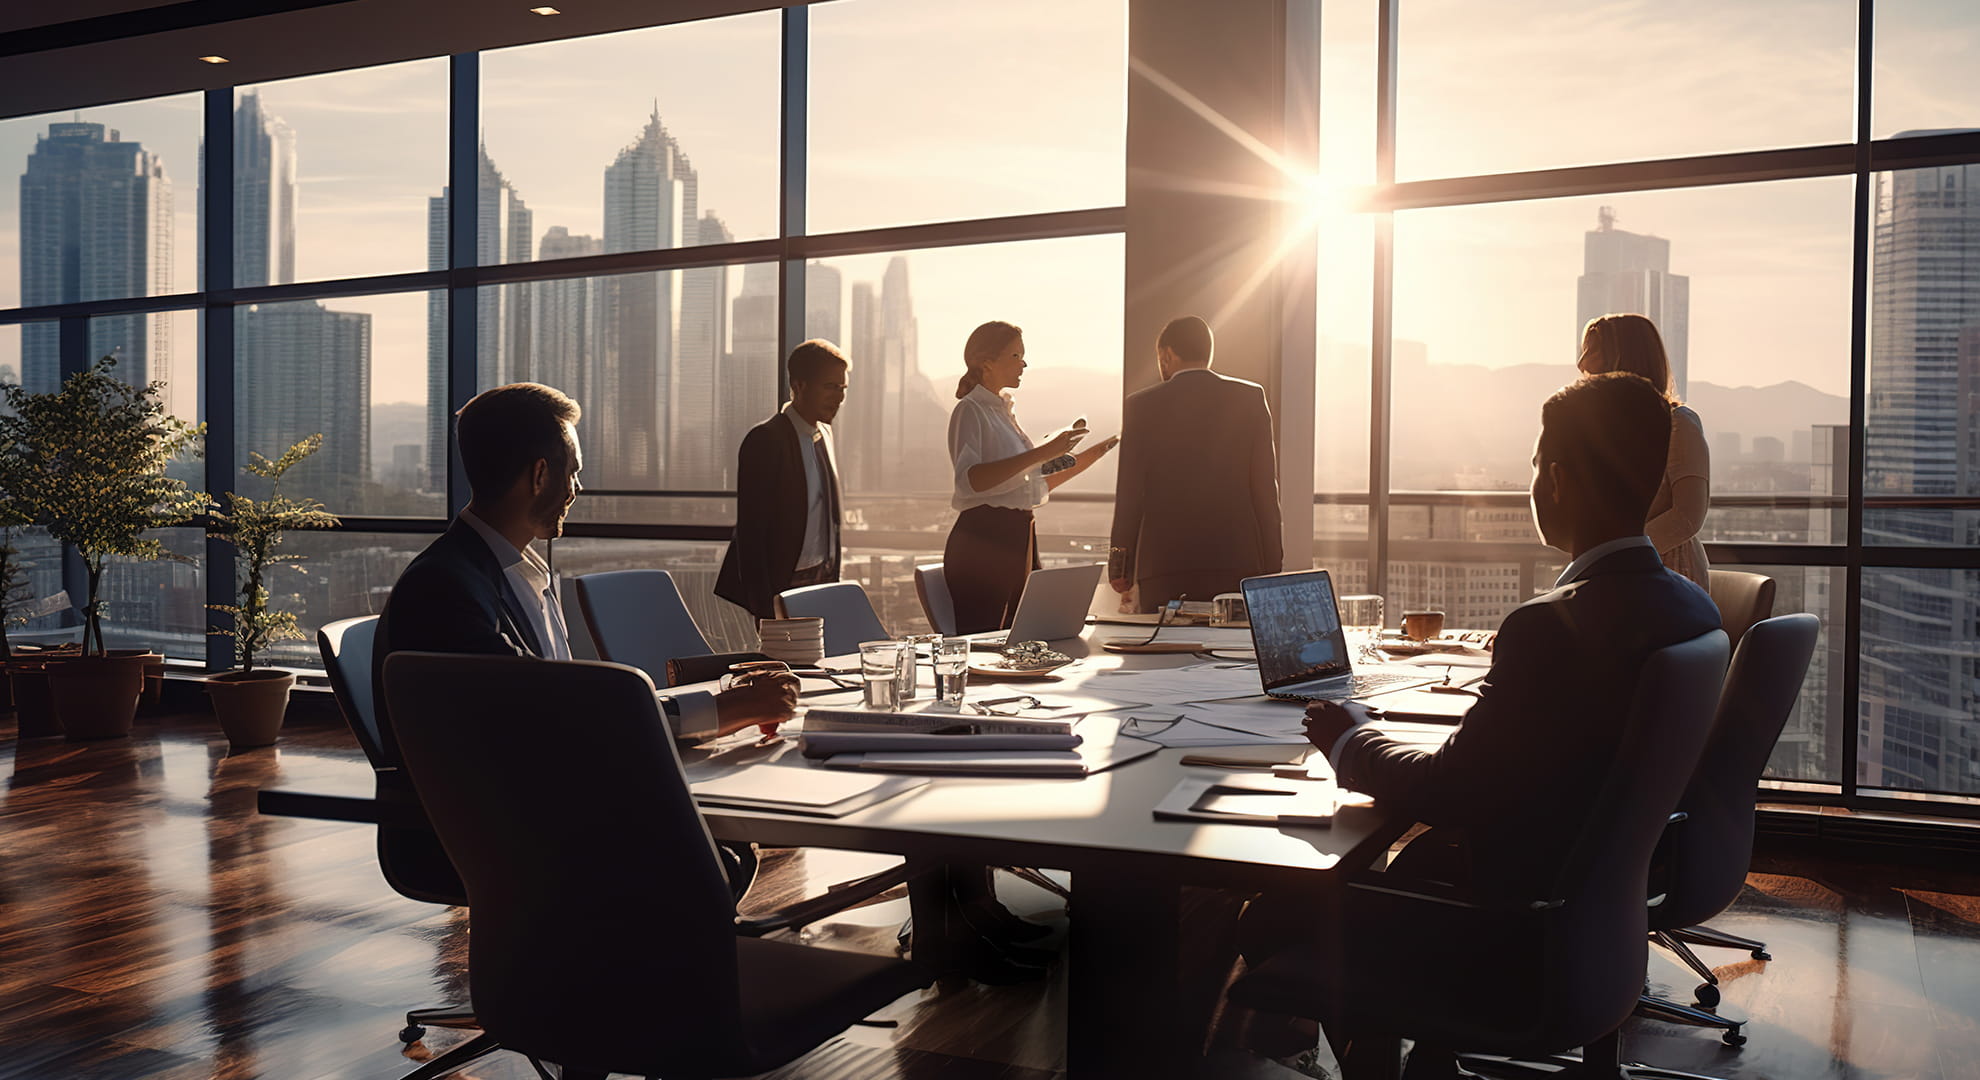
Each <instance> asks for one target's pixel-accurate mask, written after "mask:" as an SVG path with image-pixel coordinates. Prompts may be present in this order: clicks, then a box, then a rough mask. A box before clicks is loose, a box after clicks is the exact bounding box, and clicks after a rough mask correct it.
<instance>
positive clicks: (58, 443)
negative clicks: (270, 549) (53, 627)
mask: <svg viewBox="0 0 1980 1080" xmlns="http://www.w3.org/2000/svg"><path fill="white" fill-rule="evenodd" d="M116 367H117V361H116V358H115V357H110V356H106V357H104V358H103V359H102V360H99V361H97V362H96V363H95V364H94V365H92V366H91V367H89V368H87V369H85V370H83V371H79V372H77V373H75V374H74V375H71V376H69V378H68V379H66V380H64V381H63V383H62V386H61V388H60V389H59V390H56V391H54V392H53V393H45V394H35V393H29V392H28V391H27V390H26V389H24V388H23V387H20V386H7V387H4V388H0V392H4V395H5V397H6V401H7V405H8V410H9V412H10V413H11V415H7V416H4V417H0V456H4V458H5V459H6V461H7V464H6V465H5V466H4V477H5V483H6V487H7V493H8V495H9V497H10V499H11V501H12V502H13V503H14V512H15V513H16V514H18V515H19V517H20V519H21V520H24V521H28V522H33V523H35V524H38V525H41V526H43V527H45V528H46V529H47V530H48V535H49V536H50V537H52V538H54V539H55V540H57V541H60V542H62V543H65V544H68V545H70V546H71V547H73V548H75V550H76V553H77V554H78V555H80V556H81V558H82V563H83V569H84V573H85V578H86V582H87V584H86V593H87V597H88V602H87V603H86V604H85V605H84V606H83V609H82V617H83V640H82V654H81V655H80V656H76V657H73V658H67V659H63V660H60V661H57V662H54V663H52V664H51V666H50V668H49V671H48V677H49V692H50V696H51V698H52V699H53V702H54V706H55V716H56V719H57V720H59V721H60V722H61V725H62V730H63V733H64V734H66V735H67V736H68V737H69V738H72V739H92V738H105V737H110V736H116V735H127V734H129V733H130V730H131V721H132V719H133V718H134V717H135V716H136V714H137V704H138V696H139V694H141V693H142V692H143V690H144V669H145V665H146V664H147V663H148V662H151V661H153V660H155V659H156V654H154V653H150V652H149V651H147V650H143V649H138V650H118V651H115V652H113V651H112V650H109V649H106V648H105V647H104V640H103V616H104V610H103V602H102V598H101V590H102V585H103V570H104V566H105V565H106V563H108V561H109V559H110V557H111V556H113V555H118V556H123V557H125V558H131V559H156V558H160V557H162V556H164V555H165V554H166V552H165V547H164V545H163V544H161V543H159V542H158V541H157V540H154V539H147V538H146V537H145V535H144V534H145V533H146V532H149V531H150V530H152V529H157V528H164V527H167V526H172V525H183V524H185V523H186V522H188V521H190V520H192V519H193V517H194V515H196V514H198V513H199V512H200V511H201V510H203V509H204V508H205V507H206V506H207V504H208V503H209V502H210V500H209V499H208V498H207V497H206V496H205V495H204V494H202V493H200V492H196V491H193V490H192V489H190V488H189V487H187V486H186V484H185V483H184V482H183V481H181V480H178V479H175V478H173V477H168V476H166V475H165V467H166V466H167V465H168V464H170V463H171V462H172V461H173V459H175V458H177V457H178V456H179V455H180V454H182V453H187V452H197V450H198V447H199V440H200V436H201V435H202V434H203V431H204V428H203V426H195V425H191V424H187V423H185V422H184V421H182V420H179V419H177V418H175V417H173V416H172V415H170V414H169V413H167V412H166V411H165V404H164V401H163V396H164V389H165V384H163V383H156V382H155V383H151V384H150V385H147V386H133V385H131V384H129V383H126V382H124V381H123V380H122V379H119V378H117V375H116Z"/></svg>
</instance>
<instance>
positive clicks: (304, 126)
mask: <svg viewBox="0 0 1980 1080" xmlns="http://www.w3.org/2000/svg"><path fill="white" fill-rule="evenodd" d="M446 183H447V61H446V60H445V59H444V58H439V59H432V60H415V61H413V62H411V63H406V64H392V65H388V66H385V67H374V68H359V69H357V70H354V71H339V72H335V73H332V74H329V75H311V76H309V77H307V78H302V79H286V80H283V81H282V82H272V83H263V84H261V85H259V86H243V87H241V88H239V89H238V90H237V91H236V92H235V105H234V200H235V202H234V284H235V285H236V286H239V287H242V288H246V287H249V286H254V285H279V284H282V283H285V282H291V281H317V280H322V279H326V278H344V277H364V276H367V275H371V274H396V273H404V272H406V271H411V270H421V269H425V268H426V267H427V265H428V247H429V243H430V240H429V237H428V235H427V225H428V220H429V215H428V212H427V202H428V200H429V199H430V198H431V197H432V196H435V195H439V194H441V193H442V191H443V189H444V188H445V186H446ZM441 221H442V222H443V223H444V222H445V215H442V216H441ZM440 248H441V250H442V251H443V252H444V251H445V249H446V245H445V244H444V242H443V243H442V244H441V245H440Z"/></svg>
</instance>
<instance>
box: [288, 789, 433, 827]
mask: <svg viewBox="0 0 1980 1080" xmlns="http://www.w3.org/2000/svg"><path fill="white" fill-rule="evenodd" d="M254 808H255V809H256V810H257V811H259V812H260V813H263V814H267V815H269V816H270V817H293V818H308V819H310V820H312V821H350V822H355V823H357V824H359V825H386V826H401V827H404V828H410V829H430V828H432V827H433V826H432V825H431V824H429V823H428V822H427V820H426V814H425V812H424V811H423V810H421V809H420V805H419V802H418V801H417V800H415V799H409V798H405V797H394V796H392V795H390V794H387V795H384V796H382V797H379V798H370V799H366V798H361V797H359V796H356V795H325V794H322V793H320V792H314V791H290V790H287V789H285V788H262V789H260V790H259V791H256V792H255V794H254Z"/></svg>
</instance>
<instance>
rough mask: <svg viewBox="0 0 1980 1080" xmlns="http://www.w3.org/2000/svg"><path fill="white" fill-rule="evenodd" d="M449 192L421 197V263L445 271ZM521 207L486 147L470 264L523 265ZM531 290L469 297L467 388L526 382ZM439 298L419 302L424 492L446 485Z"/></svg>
mask: <svg viewBox="0 0 1980 1080" xmlns="http://www.w3.org/2000/svg"><path fill="white" fill-rule="evenodd" d="M448 198H449V189H447V188H444V187H443V188H441V189H440V194H439V195H437V196H434V197H432V198H429V199H427V200H426V268H427V269H429V270H445V269H447V265H448V252H447V238H448V236H449V235H450V228H451V225H450V216H449V213H448V209H447V208H448ZM531 227H532V226H531V215H530V212H529V206H528V205H527V204H525V203H524V202H523V200H522V196H521V195H520V194H518V193H517V191H516V189H515V185H513V184H511V183H509V181H508V179H507V178H505V177H504V176H503V175H502V170H501V169H499V168H497V167H496V165H495V161H494V159H493V158H490V157H489V156H488V148H487V147H486V146H483V147H481V148H480V152H479V154H478V155H477V156H476V160H475V229H474V252H475V261H477V262H478V263H480V264H481V265H483V266H490V265H494V264H497V263H512V262H528V261H529V260H530V250H531V244H532V242H533V234H532V232H531ZM531 297H532V290H531V287H530V286H527V285H497V286H491V287H487V288H483V289H481V290H479V294H478V295H477V296H476V297H475V318H474V326H475V348H476V351H475V356H476V364H475V385H476V387H478V388H483V389H485V388H487V387H491V386H500V385H502V384H503V383H509V382H521V381H530V380H533V379H535V378H536V376H535V375H534V374H533V373H532V371H533V363H532V359H531V349H532V347H533V335H532V332H531V329H530V323H531V320H532V313H531V310H530V300H531ZM447 334H448V328H447V298H446V296H445V295H443V294H441V293H440V292H438V291H436V292H434V293H431V294H429V296H428V298H427V302H426V417H427V419H426V461H427V471H428V474H429V477H430V480H429V482H430V483H431V485H432V488H431V490H434V491H443V490H445V489H446V484H447V423H448V417H449V416H451V415H452V412H453V410H452V409H451V408H449V402H448V399H447Z"/></svg>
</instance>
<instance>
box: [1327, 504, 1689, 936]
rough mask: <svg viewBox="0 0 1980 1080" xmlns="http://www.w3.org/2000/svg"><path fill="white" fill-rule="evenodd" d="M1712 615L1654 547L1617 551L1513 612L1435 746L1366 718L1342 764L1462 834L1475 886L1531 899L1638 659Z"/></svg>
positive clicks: (1420, 815)
mask: <svg viewBox="0 0 1980 1080" xmlns="http://www.w3.org/2000/svg"><path fill="white" fill-rule="evenodd" d="M1718 628H1719V609H1718V608H1717V607H1715V606H1713V604H1712V600H1711V598H1710V597H1709V596H1707V595H1706V593H1705V590H1703V589H1700V588H1699V587H1698V586H1697V585H1694V584H1693V583H1691V582H1690V581H1688V580H1686V579H1685V578H1683V577H1681V576H1679V575H1677V574H1674V573H1672V572H1671V571H1669V570H1666V569H1665V568H1664V564H1663V561H1662V560H1661V559H1659V558H1658V557H1657V552H1656V551H1655V549H1653V548H1651V547H1649V546H1648V545H1647V544H1646V545H1645V546H1643V547H1639V548H1626V549H1624V550H1621V551H1616V552H1612V553H1610V554H1609V555H1607V556H1605V557H1604V558H1601V559H1599V560H1597V561H1596V562H1595V563H1594V564H1593V565H1591V566H1589V567H1587V568H1586V569H1585V570H1583V571H1582V573H1581V574H1580V575H1579V576H1578V577H1577V578H1576V579H1575V580H1574V581H1571V582H1569V583H1567V584H1566V585H1563V586H1561V587H1560V588H1558V589H1555V590H1554V591H1552V592H1550V593H1547V594H1546V595H1544V596H1538V597H1535V598H1534V599H1532V600H1529V601H1527V602H1526V603H1524V604H1521V605H1520V606H1519V607H1517V608H1514V609H1513V611H1512V613H1511V614H1510V615H1507V616H1506V619H1505V622H1504V623H1502V624H1501V625H1500V628H1499V636H1498V639H1497V642H1496V644H1495V646H1494V648H1493V650H1492V670H1491V672H1490V674H1489V675H1487V676H1486V678H1485V681H1484V682H1482V683H1480V684H1479V691H1480V697H1479V700H1478V702H1477V704H1475V705H1473V706H1472V707H1471V710H1470V712H1468V713H1467V714H1466V715H1465V718H1464V721H1463V722H1462V723H1460V724H1459V725H1458V726H1457V729H1456V730H1455V731H1454V732H1452V733H1451V736H1450V738H1449V740H1448V741H1446V742H1445V743H1444V745H1443V746H1442V747H1441V748H1440V749H1438V750H1436V751H1434V752H1432V751H1426V750H1423V749H1421V748H1420V747H1411V746H1408V745H1406V744H1403V743H1400V742H1397V741H1395V740H1393V739H1391V738H1389V737H1387V736H1385V735H1382V734H1381V733H1379V732H1377V731H1375V730H1373V729H1372V728H1367V727H1364V728H1361V729H1359V730H1357V731H1355V732H1353V733H1352V734H1350V735H1349V736H1348V737H1347V738H1346V739H1345V740H1344V741H1343V742H1342V743H1341V746H1340V752H1339V753H1338V754H1337V755H1335V756H1334V758H1333V765H1334V772H1335V774H1336V775H1337V776H1338V777H1339V778H1340V783H1341V786H1343V787H1346V788H1352V789H1353V790H1355V791H1361V792H1366V793H1367V794H1370V795H1373V796H1374V797H1375V798H1376V800H1377V801H1378V802H1380V803H1385V804H1388V805H1390V806H1392V807H1395V808H1397V809H1400V810H1402V811H1405V812H1407V813H1410V814H1413V815H1415V816H1416V818H1417V819H1418V820H1420V821H1423V822H1425V823H1427V824H1430V825H1433V826H1437V827H1439V829H1440V831H1443V835H1445V836H1446V837H1449V838H1452V839H1454V840H1455V841H1456V843H1457V846H1458V848H1459V850H1460V852H1461V853H1462V854H1463V855H1465V856H1466V857H1467V859H1466V861H1467V862H1468V865H1469V871H1470V880H1471V884H1472V887H1473V888H1474V889H1476V890H1477V891H1478V894H1479V895H1480V896H1482V897H1489V898H1496V899H1512V900H1518V899H1533V898H1535V895H1534V893H1535V890H1540V891H1542V892H1544V891H1545V890H1546V889H1548V888H1549V887H1551V885H1552V883H1553V881H1554V880H1555V875H1556V874H1557V873H1558V870H1559V868H1560V866H1561V864H1562V863H1563V861H1564V860H1565V858H1566V856H1567V853H1568V848H1569V847H1570V845H1572V844H1573V842H1574V839H1575V833H1576V830H1577V829H1578V828H1580V826H1581V822H1582V820H1583V817H1584V814H1585V812H1586V811H1587V810H1588V809H1589V808H1590V807H1592V806H1593V804H1594V801H1595V798H1596V795H1597V789H1598V787H1599V786H1600V783H1601V780H1602V777H1603V773H1604V772H1605V770H1607V769H1608V767H1609V766H1610V763H1611V761H1612V759H1613V758H1614V756H1615V754H1616V751H1617V748H1618V746H1619V744H1620V742H1621V739H1622V732H1623V726H1624V724H1625V723H1627V721H1628V719H1629V710H1630V706H1631V703H1632V702H1633V701H1634V700H1635V697H1636V692H1637V686H1636V683H1637V674H1638V673H1639V672H1640V671H1641V670H1642V667H1643V663H1644V661H1645V660H1646V659H1648V657H1649V655H1650V653H1652V652H1654V651H1655V650H1657V649H1661V648H1664V647H1666V646H1669V645H1675V644H1677V643H1679V642H1682V641H1688V640H1690V639H1692V638H1695V637H1697V636H1698V635H1700V634H1704V633H1708V632H1710V631H1713V630H1717V629H1718ZM1375 703H1376V704H1380V699H1379V698H1377V699H1376V701H1375Z"/></svg>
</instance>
